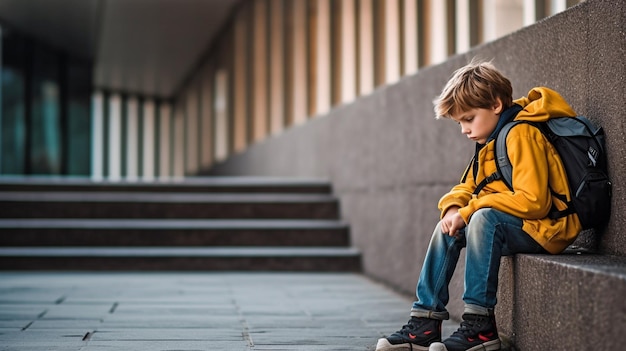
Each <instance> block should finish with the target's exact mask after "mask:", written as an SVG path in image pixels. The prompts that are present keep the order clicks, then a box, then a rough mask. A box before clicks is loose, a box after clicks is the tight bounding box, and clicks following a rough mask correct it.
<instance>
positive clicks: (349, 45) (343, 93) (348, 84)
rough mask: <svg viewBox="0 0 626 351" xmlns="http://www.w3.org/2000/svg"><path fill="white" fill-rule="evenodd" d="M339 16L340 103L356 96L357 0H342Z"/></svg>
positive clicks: (351, 99) (337, 34)
mask: <svg viewBox="0 0 626 351" xmlns="http://www.w3.org/2000/svg"><path fill="white" fill-rule="evenodd" d="M339 6H340V11H339V16H341V18H340V28H339V33H334V36H336V37H337V36H338V37H339V38H340V40H339V43H338V44H339V45H337V46H338V48H337V50H338V51H339V52H340V53H341V55H340V58H339V60H340V62H338V63H336V65H337V66H338V67H339V68H340V69H339V74H340V81H339V83H340V84H339V99H338V100H339V103H347V102H350V101H353V100H354V99H355V98H356V91H357V90H356V80H357V79H356V66H357V65H356V56H357V55H356V8H355V0H341V2H340V4H339Z"/></svg>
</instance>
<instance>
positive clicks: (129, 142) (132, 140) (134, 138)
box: [126, 97, 139, 180]
mask: <svg viewBox="0 0 626 351" xmlns="http://www.w3.org/2000/svg"><path fill="white" fill-rule="evenodd" d="M138 138H139V105H138V102H137V98H136V97H129V98H128V99H127V100H126V178H128V179H129V180H136V179H137V176H138V170H139V159H138V155H139V144H138Z"/></svg>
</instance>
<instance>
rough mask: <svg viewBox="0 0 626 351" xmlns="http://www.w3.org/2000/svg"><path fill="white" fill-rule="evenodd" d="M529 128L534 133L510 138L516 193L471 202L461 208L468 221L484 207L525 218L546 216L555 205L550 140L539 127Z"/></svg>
mask: <svg viewBox="0 0 626 351" xmlns="http://www.w3.org/2000/svg"><path fill="white" fill-rule="evenodd" d="M520 126H521V125H520ZM526 127H527V128H533V129H534V130H530V131H529V133H511V134H509V137H508V138H507V150H508V155H509V159H510V161H511V165H512V167H513V178H512V179H513V192H511V191H504V192H496V193H490V194H486V195H483V196H480V197H478V198H476V199H472V200H470V201H469V202H468V204H467V206H465V207H463V208H461V209H459V213H460V214H461V216H462V217H463V219H464V220H465V221H466V222H467V221H468V220H469V218H470V217H471V215H472V214H473V213H474V212H475V211H476V210H478V209H480V208H485V207H490V208H494V209H497V210H500V211H503V212H506V213H509V214H511V215H514V216H516V217H519V218H522V219H541V218H544V217H545V216H547V214H548V212H549V210H550V206H551V205H552V199H551V195H550V188H549V186H548V159H547V156H546V155H547V150H546V148H547V145H546V143H547V141H546V140H545V138H544V137H543V135H541V132H539V131H538V130H537V129H536V128H534V127H532V126H526ZM516 128H518V127H516ZM520 131H521V130H520Z"/></svg>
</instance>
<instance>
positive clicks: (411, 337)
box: [409, 333, 417, 339]
mask: <svg viewBox="0 0 626 351" xmlns="http://www.w3.org/2000/svg"><path fill="white" fill-rule="evenodd" d="M409 338H410V339H415V338H417V336H415V335H413V334H411V333H409Z"/></svg>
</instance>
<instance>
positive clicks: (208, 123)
mask: <svg viewBox="0 0 626 351" xmlns="http://www.w3.org/2000/svg"><path fill="white" fill-rule="evenodd" d="M212 83H213V68H212V67H211V66H208V67H206V69H205V70H204V72H203V73H202V103H201V106H202V109H201V113H200V116H201V120H202V123H201V125H202V127H201V128H202V132H201V140H202V147H201V149H200V164H201V166H202V168H203V169H207V168H209V167H210V166H211V163H213V141H214V139H215V135H214V133H213V84H212Z"/></svg>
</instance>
